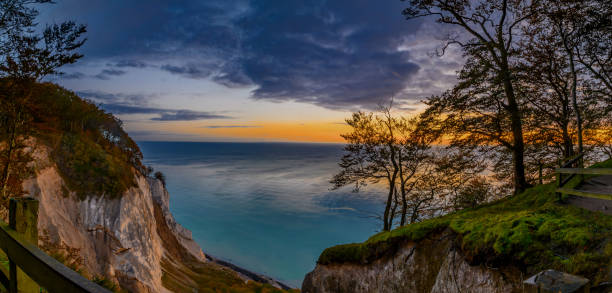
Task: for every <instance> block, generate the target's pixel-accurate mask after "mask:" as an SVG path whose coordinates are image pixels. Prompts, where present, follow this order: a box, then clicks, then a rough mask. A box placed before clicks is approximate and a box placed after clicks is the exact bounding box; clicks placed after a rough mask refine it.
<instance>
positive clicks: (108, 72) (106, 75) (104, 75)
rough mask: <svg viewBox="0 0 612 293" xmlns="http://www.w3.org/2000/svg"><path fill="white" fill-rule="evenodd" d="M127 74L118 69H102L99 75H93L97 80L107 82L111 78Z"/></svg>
mask: <svg viewBox="0 0 612 293" xmlns="http://www.w3.org/2000/svg"><path fill="white" fill-rule="evenodd" d="M126 73H127V72H125V71H123V70H118V69H103V70H102V71H101V72H100V73H98V74H96V75H94V77H95V78H97V79H102V80H108V79H110V77H112V76H120V75H124V74H126Z"/></svg>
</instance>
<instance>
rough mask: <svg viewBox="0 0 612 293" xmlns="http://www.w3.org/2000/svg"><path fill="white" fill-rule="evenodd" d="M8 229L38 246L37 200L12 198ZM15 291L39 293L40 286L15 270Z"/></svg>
mask: <svg viewBox="0 0 612 293" xmlns="http://www.w3.org/2000/svg"><path fill="white" fill-rule="evenodd" d="M9 219H10V221H11V222H9V227H11V229H13V230H15V232H17V233H19V234H20V235H22V236H23V238H24V239H25V240H26V241H28V243H30V244H32V245H34V246H38V228H37V226H38V200H36V199H34V198H31V197H13V198H11V199H10V201H9ZM17 289H18V291H19V292H20V293H39V292H40V286H38V284H37V283H36V282H34V280H32V278H30V277H29V276H28V275H27V274H26V273H24V272H23V270H21V269H19V268H18V269H17Z"/></svg>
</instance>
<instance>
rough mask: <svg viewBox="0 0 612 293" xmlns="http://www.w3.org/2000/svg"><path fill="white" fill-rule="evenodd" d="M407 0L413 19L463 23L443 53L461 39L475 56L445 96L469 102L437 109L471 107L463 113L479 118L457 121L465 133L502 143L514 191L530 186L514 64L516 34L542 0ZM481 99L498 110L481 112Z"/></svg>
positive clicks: (407, 11)
mask: <svg viewBox="0 0 612 293" xmlns="http://www.w3.org/2000/svg"><path fill="white" fill-rule="evenodd" d="M407 2H408V3H409V7H408V8H406V9H405V10H404V11H403V14H404V15H405V16H406V17H407V18H408V19H413V18H418V17H436V18H437V21H438V22H439V23H443V24H450V25H453V26H454V27H456V28H459V29H461V33H460V34H455V35H449V36H448V38H447V41H446V43H445V44H444V46H443V48H442V51H441V53H442V54H443V53H444V49H446V47H447V46H449V45H458V46H460V47H461V48H462V49H463V52H464V54H465V56H466V57H468V60H470V61H468V64H466V65H465V66H464V69H463V75H462V76H460V78H461V79H462V81H463V84H462V85H459V86H458V87H456V88H455V89H454V90H453V91H451V93H450V94H447V95H446V96H445V98H444V99H446V100H449V102H452V100H453V99H465V100H466V101H465V102H464V103H461V104H462V105H463V106H465V107H466V108H463V109H458V108H445V107H438V111H440V113H442V114H444V115H449V116H454V115H457V114H467V113H469V115H462V117H463V118H469V117H474V118H475V119H468V120H455V121H454V122H455V123H462V124H465V125H464V126H462V127H460V128H461V129H462V130H463V131H462V132H463V134H467V135H469V136H482V137H483V138H484V139H478V140H479V141H481V142H493V143H499V144H500V145H502V146H503V147H505V148H507V149H508V150H509V151H511V153H512V161H513V173H514V176H513V177H514V187H515V193H516V192H521V191H523V190H525V189H526V188H527V187H528V184H527V181H526V178H525V166H524V152H525V144H524V138H523V120H522V119H523V113H522V110H521V101H520V99H519V97H518V96H517V94H516V87H517V86H516V76H515V72H516V69H515V68H514V66H515V58H516V57H517V54H518V51H517V39H518V36H519V30H520V25H521V24H522V23H523V22H524V21H525V20H526V19H528V18H529V17H531V15H533V14H534V13H535V12H536V11H537V10H536V7H537V4H538V1H536V0H534V1H512V0H486V1H469V0H462V1H450V0H407ZM483 77H486V78H485V79H483ZM485 81H486V82H487V84H485V85H478V84H477V83H480V82H485ZM470 88H478V90H479V91H481V92H479V93H478V94H477V95H476V96H474V95H471V96H466V95H470V94H471V93H466V92H465V90H468V91H469V89H470ZM476 101H479V102H482V103H486V104H488V105H490V106H491V107H492V108H495V109H494V110H495V111H487V112H484V113H483V112H480V110H481V109H480V107H478V106H477V104H478V103H477V102H476ZM434 103H436V102H434ZM450 104H451V105H452V104H453V103H450ZM440 106H442V105H440ZM468 116H469V117H468ZM496 116H497V117H496ZM500 116H504V117H500ZM479 120H485V122H487V123H493V124H494V125H493V126H496V127H495V128H496V129H495V131H494V132H493V133H492V132H489V131H486V132H484V133H480V130H482V129H483V127H480V125H474V123H479V122H480V121H479ZM502 120H504V121H502ZM505 120H508V123H505ZM502 122H503V123H502ZM472 126H476V128H477V129H479V130H478V131H475V132H471V131H470V128H471V127H472ZM498 130H500V131H501V132H500V131H498ZM508 134H510V137H508Z"/></svg>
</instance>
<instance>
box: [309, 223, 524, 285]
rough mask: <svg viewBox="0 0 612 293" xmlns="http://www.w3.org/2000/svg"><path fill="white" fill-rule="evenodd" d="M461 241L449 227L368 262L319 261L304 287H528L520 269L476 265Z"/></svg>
mask: <svg viewBox="0 0 612 293" xmlns="http://www.w3.org/2000/svg"><path fill="white" fill-rule="evenodd" d="M455 241H456V235H455V234H454V233H452V232H450V231H448V230H447V231H445V232H443V233H438V234H436V235H431V236H430V237H427V238H425V239H423V240H421V241H418V242H406V243H404V244H402V245H401V246H400V247H399V248H398V249H397V251H396V252H395V253H394V254H393V255H391V256H388V257H384V258H381V259H377V260H375V261H373V262H371V263H368V264H351V263H340V264H329V265H321V264H318V265H317V266H316V268H315V269H314V270H313V271H312V272H310V273H309V274H307V275H306V278H305V279H304V283H303V284H302V292H305V293H327V292H330V293H331V292H334V293H341V292H346V293H349V292H354V293H358V292H372V293H374V292H380V293H384V292H389V293H392V292H393V293H398V292H419V293H425V292H431V293H434V292H435V293H443V292H472V293H478V292H482V293H489V292H522V287H521V285H522V278H521V273H520V271H519V270H518V269H516V268H512V267H505V268H488V267H486V266H485V265H476V266H472V265H470V264H469V263H468V262H467V261H466V259H465V258H464V257H463V256H462V255H461V253H460V251H459V249H458V248H457V247H456V245H455Z"/></svg>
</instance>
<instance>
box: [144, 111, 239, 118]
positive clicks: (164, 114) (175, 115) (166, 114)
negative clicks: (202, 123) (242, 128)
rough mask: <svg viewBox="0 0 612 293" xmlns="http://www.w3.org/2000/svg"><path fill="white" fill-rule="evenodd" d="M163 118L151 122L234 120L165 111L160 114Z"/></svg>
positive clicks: (201, 113)
mask: <svg viewBox="0 0 612 293" xmlns="http://www.w3.org/2000/svg"><path fill="white" fill-rule="evenodd" d="M162 111H163V110H162ZM160 114H161V116H160V117H157V118H151V120H157V121H193V120H204V119H228V118H232V117H229V116H225V115H218V114H213V113H209V112H198V111H191V110H165V112H160Z"/></svg>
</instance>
